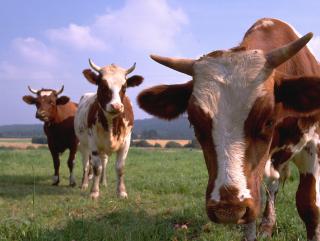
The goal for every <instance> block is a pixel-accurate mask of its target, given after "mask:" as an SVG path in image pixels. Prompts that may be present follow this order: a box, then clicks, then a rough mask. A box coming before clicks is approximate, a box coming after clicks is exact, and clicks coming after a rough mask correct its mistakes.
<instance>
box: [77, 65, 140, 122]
mask: <svg viewBox="0 0 320 241" xmlns="http://www.w3.org/2000/svg"><path fill="white" fill-rule="evenodd" d="M89 64H90V66H91V68H92V70H94V71H92V70H91V69H85V70H84V71H83V74H84V76H85V77H86V78H87V80H88V81H89V82H90V83H92V84H95V85H97V86H98V90H97V99H98V103H99V106H100V108H101V109H102V110H103V112H104V113H105V115H107V116H108V117H111V118H113V117H115V116H117V115H119V114H121V113H123V111H124V106H123V98H124V96H125V93H126V88H127V87H134V86H138V85H140V84H141V83H142V81H143V77H142V76H140V75H133V76H131V77H129V78H127V75H128V74H130V73H131V72H132V71H133V70H134V69H135V67H136V64H135V63H134V65H133V66H132V67H131V68H129V69H123V68H121V67H119V66H116V65H115V64H111V65H108V66H105V67H99V66H97V65H96V64H94V63H93V62H92V61H91V60H90V59H89Z"/></svg>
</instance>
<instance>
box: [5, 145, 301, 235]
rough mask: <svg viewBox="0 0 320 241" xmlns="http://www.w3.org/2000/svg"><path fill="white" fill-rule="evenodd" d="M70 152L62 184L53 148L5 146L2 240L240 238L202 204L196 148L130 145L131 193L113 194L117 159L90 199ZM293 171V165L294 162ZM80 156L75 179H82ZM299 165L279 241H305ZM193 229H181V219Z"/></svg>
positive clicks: (202, 171) (283, 197) (203, 178)
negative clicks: (55, 183)
mask: <svg viewBox="0 0 320 241" xmlns="http://www.w3.org/2000/svg"><path fill="white" fill-rule="evenodd" d="M65 160H66V154H65V155H64V156H63V161H62V163H61V181H60V186H59V187H52V186H50V183H51V176H52V173H53V167H52V163H51V162H52V161H51V157H50V155H49V152H48V150H45V149H41V150H40V149H39V150H0V164H1V169H0V217H1V218H0V240H10V241H11V240H33V241H37V240H69V241H71V240H76V241H80V240H88V241H89V240H90V241H92V240H105V241H112V240H117V241H123V240H128V241H129V240H130V241H131V240H132V241H134V240H136V241H142V240H145V241H153V240H154V241H158V240H172V241H178V240H179V241H180V240H217V241H224V240H225V241H230V240H240V239H241V232H240V228H239V227H236V226H232V225H230V226H229V225H228V226H223V225H217V224H213V223H210V221H209V220H208V218H207V216H206V213H205V207H204V202H205V201H204V193H205V188H206V182H207V171H206V168H205V164H204V161H203V158H202V153H201V152H200V151H197V150H189V149H179V150H172V149H170V150H164V149H137V148H136V149H135V148H132V149H131V150H130V153H129V156H128V159H127V165H126V170H125V172H126V174H125V175H126V177H125V179H126V184H127V191H128V195H129V198H128V199H127V200H118V199H117V197H116V193H115V181H116V180H115V173H114V158H112V159H111V160H110V161H109V164H108V168H107V169H108V170H107V173H108V187H107V188H106V189H105V188H102V193H101V198H100V200H99V201H97V202H93V201H91V200H90V199H89V198H88V196H89V191H86V192H81V191H80V189H79V188H78V187H76V188H69V187H68V186H67V184H68V170H67V165H66V161H65ZM292 169H294V168H292ZM81 172H82V171H81V162H80V159H79V158H77V163H76V177H77V181H78V183H77V184H78V185H79V184H80V180H81ZM296 187H297V173H296V171H295V169H294V170H293V172H292V176H291V178H290V179H289V180H288V181H287V183H286V185H285V188H284V189H281V190H280V192H279V195H278V202H277V214H278V219H277V220H278V221H277V228H276V230H275V233H274V237H273V240H290V241H291V240H305V239H306V235H305V229H304V225H303V223H302V221H301V220H300V218H299V217H298V214H297V211H296V208H295V200H294V196H295V191H296ZM184 224H185V226H183V227H187V228H179V227H181V225H184Z"/></svg>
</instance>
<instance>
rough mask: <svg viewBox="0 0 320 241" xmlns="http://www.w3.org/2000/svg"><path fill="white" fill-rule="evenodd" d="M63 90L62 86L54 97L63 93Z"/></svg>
mask: <svg viewBox="0 0 320 241" xmlns="http://www.w3.org/2000/svg"><path fill="white" fill-rule="evenodd" d="M63 89H64V85H62V87H61V89H60V90H59V91H57V92H56V95H60V94H61V93H62V92H63Z"/></svg>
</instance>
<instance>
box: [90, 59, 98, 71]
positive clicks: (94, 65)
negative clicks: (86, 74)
mask: <svg viewBox="0 0 320 241" xmlns="http://www.w3.org/2000/svg"><path fill="white" fill-rule="evenodd" d="M89 64H90V67H91V68H92V69H93V70H95V71H97V72H100V71H101V67H99V66H98V65H96V64H95V63H93V61H92V60H91V59H89Z"/></svg>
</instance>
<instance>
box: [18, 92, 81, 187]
mask: <svg viewBox="0 0 320 241" xmlns="http://www.w3.org/2000/svg"><path fill="white" fill-rule="evenodd" d="M28 88H29V90H30V92H31V93H33V94H35V95H36V97H34V96H31V95H26V96H23V100H24V101H25V102H26V103H27V104H30V105H35V106H36V108H37V112H36V118H37V119H39V120H41V121H43V122H44V125H43V129H44V133H45V134H46V136H47V140H48V147H49V150H50V153H51V156H52V159H53V165H54V176H53V182H52V185H58V184H59V182H60V175H59V169H60V157H59V156H60V154H62V153H63V152H64V151H65V150H66V149H69V157H68V168H69V172H70V176H69V185H70V186H72V187H74V186H75V185H76V181H75V178H74V174H73V168H74V164H75V155H76V152H77V146H78V140H77V137H76V135H75V132H74V115H75V113H76V111H77V104H76V103H74V102H71V101H70V98H69V97H67V96H60V97H58V95H60V94H61V93H62V92H63V86H62V88H61V89H60V90H59V91H56V90H53V89H41V90H35V89H32V88H30V87H28Z"/></svg>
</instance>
